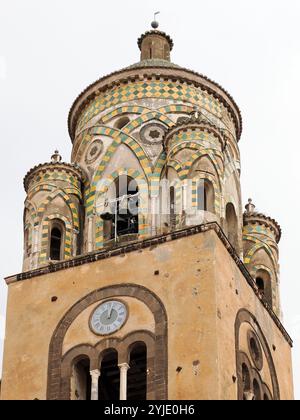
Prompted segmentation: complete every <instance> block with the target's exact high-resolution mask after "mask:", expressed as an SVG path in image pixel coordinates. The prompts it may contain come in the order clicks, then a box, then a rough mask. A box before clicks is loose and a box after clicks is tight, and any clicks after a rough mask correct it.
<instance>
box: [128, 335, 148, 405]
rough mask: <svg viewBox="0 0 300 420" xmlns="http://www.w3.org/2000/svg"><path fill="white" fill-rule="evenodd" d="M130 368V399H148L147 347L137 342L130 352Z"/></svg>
mask: <svg viewBox="0 0 300 420" xmlns="http://www.w3.org/2000/svg"><path fill="white" fill-rule="evenodd" d="M129 366H130V369H129V370H128V382H127V383H128V386H127V399H128V400H136V401H138V400H146V399H147V347H146V345H145V344H144V343H137V344H136V345H135V346H134V347H133V349H132V350H131V352H130V362H129Z"/></svg>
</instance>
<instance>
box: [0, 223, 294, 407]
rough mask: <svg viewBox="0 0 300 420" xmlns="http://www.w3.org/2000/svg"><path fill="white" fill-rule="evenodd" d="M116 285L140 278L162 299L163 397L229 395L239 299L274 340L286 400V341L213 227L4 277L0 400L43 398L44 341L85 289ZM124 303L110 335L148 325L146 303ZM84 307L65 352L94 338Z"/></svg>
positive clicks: (288, 368)
mask: <svg viewBox="0 0 300 420" xmlns="http://www.w3.org/2000/svg"><path fill="white" fill-rule="evenodd" d="M155 271H156V272H157V271H159V274H157V273H155ZM123 283H130V284H138V285H142V286H144V287H145V288H147V289H149V290H150V291H152V292H153V293H154V294H156V295H157V296H158V297H159V299H160V300H161V301H162V303H163V305H164V306H165V309H166V313H167V317H168V398H169V399H218V398H220V399H226V398H229V399H236V396H237V384H236V383H234V382H233V380H232V376H233V375H236V368H235V331H234V323H235V317H236V313H237V312H238V310H239V309H240V308H241V307H246V308H247V309H248V310H249V311H250V312H252V313H253V314H254V315H255V316H256V318H257V319H258V321H259V323H260V325H261V328H262V330H263V331H264V334H265V336H266V337H267V339H268V340H269V344H270V346H271V347H272V345H273V343H274V344H275V345H276V352H274V353H273V354H272V355H273V357H274V362H275V366H276V370H277V375H278V379H279V383H280V388H281V394H282V397H283V398H292V389H291V384H292V378H291V358H290V348H289V345H288V343H287V342H286V341H285V339H284V338H283V336H282V334H281V332H280V331H279V330H278V327H277V326H276V325H275V324H274V322H273V320H272V319H271V318H270V316H269V314H268V312H267V311H266V309H265V308H264V307H263V305H262V304H261V303H260V302H259V301H258V298H257V297H256V296H255V294H254V291H253V290H252V289H251V287H250V286H249V285H248V284H247V283H246V280H245V279H244V277H243V276H242V274H241V272H240V271H239V270H238V268H237V266H236V265H235V263H234V262H233V260H232V258H231V257H230V256H229V254H228V252H227V251H226V249H225V247H224V245H223V244H222V243H221V241H220V239H219V238H218V236H217V235H216V233H215V232H214V231H212V230H211V231H208V232H205V233H200V234H197V235H194V236H189V237H186V238H181V239H178V240H173V241H170V242H166V243H164V244H161V245H158V246H157V247H152V248H147V249H144V250H141V251H138V252H131V253H128V254H125V255H122V256H116V257H112V258H108V259H106V260H101V261H98V262H95V263H89V264H85V265H82V266H80V267H76V268H71V269H66V270H62V271H58V272H56V273H53V274H47V275H43V276H40V277H34V278H32V279H29V280H25V281H20V282H18V283H12V284H10V285H9V293H8V312H7V336H6V341H5V351H4V366H3V382H2V395H1V398H2V399H29V400H30V399H34V398H39V399H45V398H46V391H47V390H46V388H47V369H48V356H49V354H48V352H49V343H50V340H51V337H52V334H53V332H54V330H55V328H56V327H57V325H58V323H59V321H60V319H61V318H62V317H63V315H64V314H65V313H66V312H67V311H68V309H70V307H72V306H73V305H74V304H75V303H76V302H77V301H79V300H80V299H81V298H82V297H84V296H85V295H87V294H89V293H90V292H92V291H93V290H96V289H99V288H101V287H104V286H107V285H110V286H111V285H119V284H123ZM236 290H237V291H238V294H236ZM53 296H56V297H57V298H58V299H57V300H56V301H55V302H52V301H51V298H52V297H53ZM127 301H128V303H129V305H130V315H129V317H130V320H129V321H128V323H127V324H126V326H125V327H124V330H120V331H119V332H118V335H119V336H121V335H122V333H123V334H125V333H126V334H127V333H128V332H129V330H135V329H141V328H142V329H148V330H149V331H153V319H152V318H151V314H150V313H149V311H148V308H146V307H145V305H144V304H143V303H141V302H139V301H137V300H136V299H134V296H133V297H132V298H129V299H127ZM94 306H95V305H93V306H91V307H90V312H92V309H93V308H94ZM88 313H89V311H88V310H87V312H86V313H82V314H81V315H79V316H78V318H77V319H76V320H75V321H74V324H73V325H71V326H70V328H69V331H68V333H67V336H66V337H65V345H64V350H67V349H68V348H70V347H71V346H72V345H76V344H82V343H83V342H82V341H80V340H81V339H82V340H83V339H84V343H86V342H87V341H88V342H91V343H92V344H94V341H95V337H94V336H93V334H92V333H90V332H89V331H88V328H89V326H88V323H87V319H88ZM75 327H77V328H78V329H79V330H81V331H82V336H81V335H80V334H76V333H74V328H75ZM72 331H73V332H72ZM179 367H180V368H181V370H180V372H178V369H177V368H179Z"/></svg>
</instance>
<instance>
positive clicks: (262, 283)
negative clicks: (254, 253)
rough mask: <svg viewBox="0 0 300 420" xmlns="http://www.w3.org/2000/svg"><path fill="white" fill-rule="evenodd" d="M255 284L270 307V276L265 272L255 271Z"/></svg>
mask: <svg viewBox="0 0 300 420" xmlns="http://www.w3.org/2000/svg"><path fill="white" fill-rule="evenodd" d="M255 282H256V285H257V288H258V291H259V293H260V295H261V296H262V297H263V298H264V299H265V300H266V301H267V302H268V304H269V305H270V306H272V282H271V276H270V274H269V272H268V271H267V270H264V269H260V270H257V272H256V275H255Z"/></svg>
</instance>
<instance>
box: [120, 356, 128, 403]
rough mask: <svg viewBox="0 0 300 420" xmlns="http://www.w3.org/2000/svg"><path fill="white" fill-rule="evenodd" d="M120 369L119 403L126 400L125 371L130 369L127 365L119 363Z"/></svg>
mask: <svg viewBox="0 0 300 420" xmlns="http://www.w3.org/2000/svg"><path fill="white" fill-rule="evenodd" d="M119 368H120V401H126V400H127V371H128V369H129V368H130V366H129V365H128V363H121V364H120V365H119Z"/></svg>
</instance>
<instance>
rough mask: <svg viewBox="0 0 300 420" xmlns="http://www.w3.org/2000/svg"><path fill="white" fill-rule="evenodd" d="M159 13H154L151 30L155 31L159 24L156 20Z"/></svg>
mask: <svg viewBox="0 0 300 420" xmlns="http://www.w3.org/2000/svg"><path fill="white" fill-rule="evenodd" d="M159 14H160V12H156V13H154V21H153V22H152V23H151V26H152V28H153V29H157V28H158V27H159V23H158V22H157V20H156V16H157V15H159Z"/></svg>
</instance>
